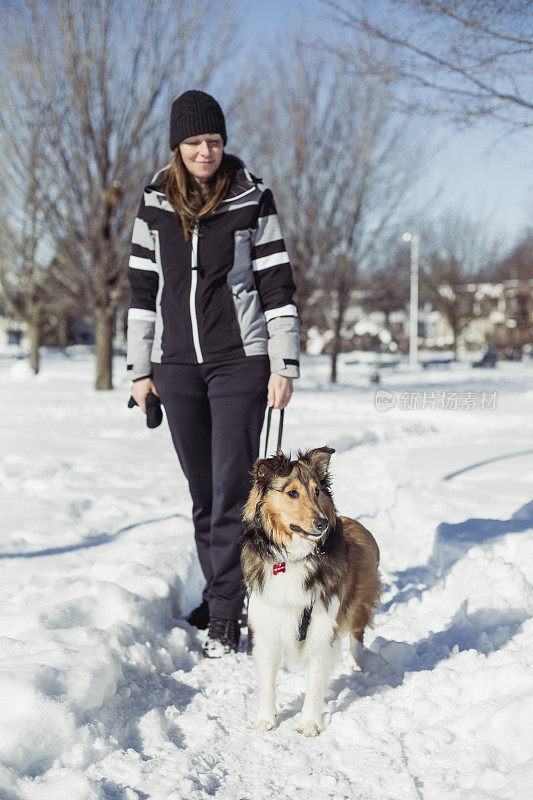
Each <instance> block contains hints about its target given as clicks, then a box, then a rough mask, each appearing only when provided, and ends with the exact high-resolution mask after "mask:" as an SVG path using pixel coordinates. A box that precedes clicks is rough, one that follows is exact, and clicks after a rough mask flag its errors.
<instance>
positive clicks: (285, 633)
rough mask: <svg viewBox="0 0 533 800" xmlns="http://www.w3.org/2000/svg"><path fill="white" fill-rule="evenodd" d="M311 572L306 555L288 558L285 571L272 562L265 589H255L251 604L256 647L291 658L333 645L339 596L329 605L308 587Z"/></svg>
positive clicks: (304, 656)
mask: <svg viewBox="0 0 533 800" xmlns="http://www.w3.org/2000/svg"><path fill="white" fill-rule="evenodd" d="M308 574H309V567H308V564H307V562H306V560H305V559H302V560H298V561H291V560H287V561H285V562H284V571H283V569H279V570H278V569H276V570H275V569H274V566H273V565H268V567H267V570H266V574H265V581H264V586H263V590H262V591H261V592H257V591H252V592H251V594H250V598H249V604H248V616H249V619H250V624H251V626H252V628H253V631H254V641H255V645H254V646H255V647H258V648H259V649H261V650H264V649H268V650H270V651H271V652H277V653H278V654H279V657H280V658H283V657H284V658H285V659H287V660H289V661H300V660H302V659H303V660H307V659H308V658H309V657H310V653H311V651H314V650H316V648H317V647H318V648H319V649H321V648H323V647H324V648H326V649H329V648H330V647H331V643H332V639H333V638H334V631H335V619H336V616H337V611H338V608H339V600H338V598H337V597H336V596H335V597H333V598H332V599H331V601H330V602H329V604H328V607H327V608H326V606H325V605H324V603H323V602H322V601H321V600H320V598H319V597H318V596H316V594H315V593H313V592H312V591H310V590H309V589H306V588H305V581H306V578H307V577H308ZM310 606H312V613H311V619H310V622H309V627H308V629H307V633H306V637H305V640H304V641H302V642H300V641H299V633H300V625H301V622H302V615H303V613H304V609H305V608H308V607H310Z"/></svg>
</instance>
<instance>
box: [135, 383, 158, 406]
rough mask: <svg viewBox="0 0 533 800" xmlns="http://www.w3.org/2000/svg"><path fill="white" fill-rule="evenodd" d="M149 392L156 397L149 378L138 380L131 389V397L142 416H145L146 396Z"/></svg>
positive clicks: (153, 386)
mask: <svg viewBox="0 0 533 800" xmlns="http://www.w3.org/2000/svg"><path fill="white" fill-rule="evenodd" d="M149 392H153V393H154V394H155V395H157V392H156V390H155V384H154V382H153V380H152V379H151V378H140V380H138V381H135V382H134V384H133V386H132V387H131V396H132V397H133V399H134V400H135V402H136V403H137V405H138V406H139V408H140V409H141V411H142V412H143V413H144V414H146V395H147V394H148V393H149Z"/></svg>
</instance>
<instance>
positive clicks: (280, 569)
mask: <svg viewBox="0 0 533 800" xmlns="http://www.w3.org/2000/svg"><path fill="white" fill-rule="evenodd" d="M278 572H285V562H284V561H282V562H281V564H274V575H277V574H278Z"/></svg>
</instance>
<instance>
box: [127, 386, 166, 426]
mask: <svg viewBox="0 0 533 800" xmlns="http://www.w3.org/2000/svg"><path fill="white" fill-rule="evenodd" d="M138 405H139V403H138V402H137V400H134V399H133V397H130V399H129V400H128V408H133V407H134V406H138ZM162 421H163V412H162V411H161V400H160V399H159V397H158V396H157V395H156V394H154V393H153V392H148V394H147V395H146V424H147V425H148V427H149V428H157V427H158V425H161V423H162Z"/></svg>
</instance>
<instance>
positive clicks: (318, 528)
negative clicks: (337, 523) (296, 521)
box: [289, 517, 329, 539]
mask: <svg viewBox="0 0 533 800" xmlns="http://www.w3.org/2000/svg"><path fill="white" fill-rule="evenodd" d="M289 527H290V529H291V531H294V532H295V533H303V535H304V536H307V537H308V538H309V539H320V537H321V536H323V535H324V534H325V533H326V531H327V530H328V528H329V522H328V521H327V519H326V517H316V519H314V520H313V528H314V529H315V530H314V531H304V529H303V528H300V526H299V525H293V524H292V522H291V524H290V525H289Z"/></svg>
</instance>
